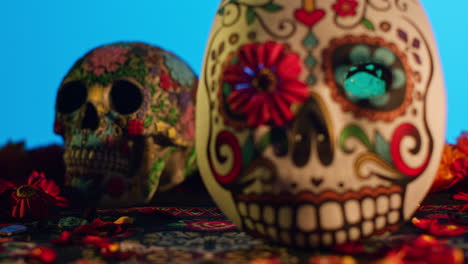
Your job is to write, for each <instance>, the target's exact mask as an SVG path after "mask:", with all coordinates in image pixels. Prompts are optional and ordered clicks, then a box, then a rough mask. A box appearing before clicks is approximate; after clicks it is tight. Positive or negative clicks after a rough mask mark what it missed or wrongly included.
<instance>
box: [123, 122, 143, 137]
mask: <svg viewBox="0 0 468 264" xmlns="http://www.w3.org/2000/svg"><path fill="white" fill-rule="evenodd" d="M144 129H145V127H144V125H143V121H141V120H138V119H132V120H130V121H128V125H127V132H128V135H129V136H140V135H141V134H143V130H144Z"/></svg>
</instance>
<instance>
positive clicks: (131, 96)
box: [110, 80, 143, 115]
mask: <svg viewBox="0 0 468 264" xmlns="http://www.w3.org/2000/svg"><path fill="white" fill-rule="evenodd" d="M110 96H111V102H112V105H113V107H114V109H115V111H117V112H118V113H119V114H122V115H128V114H131V113H134V112H135V111H137V110H138V109H139V108H140V106H141V104H142V102H143V96H142V94H141V91H140V89H139V88H138V86H136V85H135V84H133V83H132V82H129V81H126V80H118V81H115V82H114V84H113V85H112V90H111V93H110Z"/></svg>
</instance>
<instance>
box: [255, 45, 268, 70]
mask: <svg viewBox="0 0 468 264" xmlns="http://www.w3.org/2000/svg"><path fill="white" fill-rule="evenodd" d="M266 49H267V47H266V45H265V44H259V45H258V46H257V63H258V65H259V66H263V67H265V66H266V63H267V59H268V53H267V50H266ZM259 68H261V67H259Z"/></svg>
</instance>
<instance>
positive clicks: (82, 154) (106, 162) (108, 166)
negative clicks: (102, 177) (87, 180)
mask: <svg viewBox="0 0 468 264" xmlns="http://www.w3.org/2000/svg"><path fill="white" fill-rule="evenodd" d="M64 161H65V164H66V166H67V169H68V170H70V171H74V172H79V173H80V172H81V173H86V172H88V173H90V172H93V173H103V172H104V171H105V172H106V173H108V172H109V171H111V172H113V173H119V174H127V173H128V170H129V160H128V158H123V157H122V156H121V155H120V153H119V152H118V151H117V150H115V149H105V148H93V149H91V148H90V149H86V148H73V149H69V150H67V151H66V152H65V154H64Z"/></svg>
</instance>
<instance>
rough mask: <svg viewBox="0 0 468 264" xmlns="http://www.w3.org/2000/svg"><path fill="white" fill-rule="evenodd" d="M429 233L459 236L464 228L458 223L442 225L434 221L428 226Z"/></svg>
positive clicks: (463, 231)
mask: <svg viewBox="0 0 468 264" xmlns="http://www.w3.org/2000/svg"><path fill="white" fill-rule="evenodd" d="M429 233H430V234H431V235H434V236H459V235H462V234H463V233H465V228H463V227H461V226H458V225H451V224H449V225H443V224H441V223H439V221H434V222H433V223H431V225H430V226H429Z"/></svg>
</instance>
